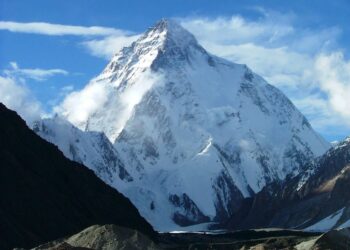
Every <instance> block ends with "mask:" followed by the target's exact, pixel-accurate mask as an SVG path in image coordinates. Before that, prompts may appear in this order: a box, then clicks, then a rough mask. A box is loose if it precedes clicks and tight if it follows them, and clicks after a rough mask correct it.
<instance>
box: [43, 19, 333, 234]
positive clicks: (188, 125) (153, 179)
mask: <svg viewBox="0 0 350 250" xmlns="http://www.w3.org/2000/svg"><path fill="white" fill-rule="evenodd" d="M93 90H98V92H99V93H103V98H99V101H98V102H97V101H96V102H95V103H94V105H92V106H91V107H89V109H88V111H86V112H85V113H83V114H79V115H77V112H78V111H77V110H76V109H74V108H73V109H72V108H71V105H65V103H63V104H62V106H61V114H60V115H61V116H62V117H64V118H66V119H67V120H68V121H70V122H71V123H73V124H74V125H75V126H77V127H78V128H80V129H81V130H83V131H87V132H82V131H78V130H76V129H72V128H68V129H67V131H68V132H63V131H64V130H65V129H62V130H61V128H58V127H60V126H57V124H59V123H57V122H55V121H50V120H46V121H42V122H41V126H37V128H38V129H37V132H38V133H39V134H40V135H41V136H42V137H44V138H47V139H48V140H50V141H51V142H53V143H55V144H57V145H58V146H59V147H60V148H61V149H62V150H63V151H64V152H65V154H66V156H68V157H70V158H72V159H76V160H78V161H81V162H82V163H84V164H86V165H87V166H88V167H90V168H92V169H95V170H96V172H97V174H98V175H99V176H100V177H101V178H102V179H103V180H105V181H106V182H107V183H109V184H110V185H112V186H114V187H116V188H117V189H118V190H120V191H121V192H122V193H124V194H125V195H126V196H127V197H129V198H130V199H131V201H132V202H133V203H134V204H135V205H136V206H137V207H138V209H139V210H140V212H141V214H142V215H143V216H144V217H145V218H146V219H147V220H149V221H150V222H151V223H152V225H153V226H155V228H156V229H158V230H161V231H167V230H176V229H178V227H179V225H181V226H188V225H191V224H196V223H203V222H207V221H210V220H218V221H223V220H226V219H227V218H228V217H230V216H231V215H232V214H233V213H234V211H235V209H237V207H238V205H239V203H240V201H241V200H242V199H243V198H244V197H248V196H250V195H251V194H252V193H255V192H258V191H259V190H261V188H262V187H264V186H265V185H266V183H269V182H271V181H273V180H276V179H283V178H285V176H286V175H287V174H292V175H295V174H297V173H299V168H300V166H301V165H303V164H304V163H305V162H306V161H308V160H310V159H313V158H314V157H315V156H319V155H321V154H322V153H324V152H325V150H326V149H328V148H329V147H330V145H329V144H328V143H326V142H325V141H324V140H323V139H322V138H321V137H320V136H319V135H318V134H317V133H316V132H314V131H313V129H312V128H311V126H310V124H309V123H308V121H307V120H306V119H305V117H304V116H303V115H302V114H301V113H300V112H299V111H298V110H297V109H296V108H295V107H294V105H293V104H292V103H291V102H290V101H289V100H288V98H287V97H285V96H284V95H283V93H282V92H280V91H279V90H278V89H276V88H275V87H273V86H271V85H269V84H268V83H267V82H266V81H265V80H264V79H263V78H261V77H260V76H258V75H256V74H255V73H253V72H252V71H251V70H250V69H249V68H248V67H247V66H245V65H240V64H235V63H232V62H229V61H226V60H224V59H221V58H218V57H216V56H214V55H211V54H209V53H208V52H206V51H205V49H203V47H201V46H200V45H199V44H198V43H197V41H196V39H195V38H194V36H193V35H192V34H190V33H189V32H188V31H186V30H185V29H183V28H182V27H181V26H179V25H178V24H177V23H175V22H174V21H169V20H162V21H160V22H159V23H157V24H156V25H155V26H154V27H152V28H150V29H149V30H148V31H147V32H145V34H144V35H143V36H142V37H141V38H139V39H138V40H137V41H136V42H135V43H133V44H132V45H131V46H130V47H126V48H124V49H122V50H121V51H120V52H119V53H117V54H116V55H115V56H114V57H113V58H112V60H111V62H110V63H109V64H108V65H107V67H106V68H105V70H104V71H103V72H102V74H101V75H99V76H98V77H96V78H95V79H93V80H92V81H91V82H90V83H89V84H88V85H87V86H86V87H85V89H83V90H82V91H81V92H80V93H78V94H75V97H79V94H81V95H84V94H85V93H86V92H88V91H89V92H91V91H93ZM92 96H93V95H92ZM43 125H44V126H43ZM64 126H66V125H64ZM40 127H41V128H40ZM44 127H45V128H46V129H47V130H52V133H51V134H50V133H45V130H44V129H43V128H44ZM66 127H67V126H66ZM68 127H69V126H68ZM56 130H59V131H60V132H59V133H61V132H62V133H61V134H60V135H59V136H57V135H58V132H56ZM72 131H75V132H72ZM91 131H97V132H103V133H104V134H105V135H106V136H107V138H108V139H109V142H110V143H111V144H110V145H113V147H111V146H110V145H109V146H108V147H102V148H101V147H100V144H101V143H100V142H99V139H96V137H99V138H100V139H101V140H102V141H103V145H105V144H106V145H107V144H108V143H105V142H106V140H105V137H103V135H101V134H98V133H92V132H91ZM55 133H57V134H56V136H55ZM65 133H68V134H67V135H64V134H65ZM75 136H77V137H78V139H74V138H75ZM62 138H63V139H62ZM66 138H69V143H67V142H66V141H65V140H66ZM82 138H85V139H82ZM62 140H63V141H62ZM81 141H84V143H82V142H81ZM70 147H72V148H74V150H73V151H74V152H79V155H80V154H83V155H84V157H82V156H81V155H80V156H79V157H78V158H77V156H74V153H72V152H71V150H70V149H69V148H70ZM105 150H107V151H108V153H105V152H104V151H105ZM82 152H86V154H84V153H82ZM109 152H112V153H111V154H112V155H113V157H111V158H112V159H114V156H115V157H116V158H117V159H119V160H112V164H111V165H110V164H109V162H108V157H105V155H106V154H107V155H108V154H110V153H109ZM75 155H77V153H75ZM117 161H118V163H115V162H117ZM116 166H121V168H117V169H116ZM110 168H112V170H111V169H110ZM120 169H123V172H125V173H127V174H126V176H128V178H127V179H125V178H124V179H123V178H120ZM105 172H106V173H107V174H106V173H105Z"/></svg>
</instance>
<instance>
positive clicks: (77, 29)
mask: <svg viewBox="0 0 350 250" xmlns="http://www.w3.org/2000/svg"><path fill="white" fill-rule="evenodd" d="M0 30H8V31H11V32H21V33H32V34H41V35H50V36H64V35H73V36H110V35H125V33H126V31H122V30H118V29H114V28H108V27H100V26H91V27H86V26H74V25H62V24H53V23H46V22H31V23H19V22H8V21H0Z"/></svg>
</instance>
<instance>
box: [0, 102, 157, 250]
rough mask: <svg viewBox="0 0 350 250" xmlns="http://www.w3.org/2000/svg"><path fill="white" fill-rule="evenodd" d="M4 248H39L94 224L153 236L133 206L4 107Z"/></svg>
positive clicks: (0, 119) (0, 157) (0, 208)
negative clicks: (38, 246)
mask: <svg viewBox="0 0 350 250" xmlns="http://www.w3.org/2000/svg"><path fill="white" fill-rule="evenodd" d="M0 197H1V199H0V232H1V233H0V249H10V248H12V247H34V246H35V245H38V244H40V243H44V242H47V241H50V240H54V239H57V238H60V237H63V236H66V235H71V234H73V233H76V232H78V231H80V230H82V229H84V228H86V227H88V226H90V225H93V224H108V223H113V224H116V225H119V226H123V227H126V228H131V229H136V230H139V231H140V232H143V233H144V234H145V235H148V236H151V237H153V236H154V235H155V232H154V231H153V229H152V227H151V226H150V225H149V224H148V223H147V222H146V221H145V220H144V219H143V218H142V217H141V216H140V214H139V212H138V211H137V209H136V208H135V207H134V206H133V205H132V204H131V202H130V201H129V200H128V199H127V198H125V197H124V196H123V195H121V194H120V193H119V192H117V191H116V190H115V189H113V188H111V187H109V186H107V185H106V184H104V183H103V181H101V180H100V179H99V178H97V177H96V176H95V174H94V173H93V172H92V171H91V170H89V169H87V168H86V167H84V166H83V165H80V164H78V163H76V162H73V161H71V160H68V159H67V158H65V157H64V156H63V154H62V153H61V152H60V151H59V150H58V148H57V147H56V146H54V145H52V144H51V143H48V142H46V141H45V140H43V139H41V138H40V137H39V136H37V135H36V134H35V133H34V132H33V131H32V130H30V129H29V128H28V127H27V126H26V124H25V122H24V121H23V120H22V119H21V118H20V117H19V116H18V115H17V114H16V113H15V112H14V111H10V110H8V109H7V108H6V107H5V106H4V105H3V104H1V103H0Z"/></svg>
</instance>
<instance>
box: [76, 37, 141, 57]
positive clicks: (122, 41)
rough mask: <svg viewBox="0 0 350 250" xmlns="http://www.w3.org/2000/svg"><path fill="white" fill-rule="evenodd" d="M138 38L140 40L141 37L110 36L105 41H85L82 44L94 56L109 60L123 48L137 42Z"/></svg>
mask: <svg viewBox="0 0 350 250" xmlns="http://www.w3.org/2000/svg"><path fill="white" fill-rule="evenodd" d="M137 38H139V35H132V36H108V37H106V38H104V39H94V40H89V41H85V42H83V43H82V44H83V45H84V46H85V47H86V48H87V49H88V51H89V52H90V53H91V54H92V55H94V56H97V57H102V58H105V59H107V60H109V59H111V57H112V56H113V55H114V54H115V53H116V52H118V51H119V50H121V49H122V48H123V47H125V46H128V45H130V44H131V43H132V42H134V41H135V40H137Z"/></svg>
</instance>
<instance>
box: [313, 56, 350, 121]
mask: <svg viewBox="0 0 350 250" xmlns="http://www.w3.org/2000/svg"><path fill="white" fill-rule="evenodd" d="M315 75H316V77H317V78H318V81H319V83H320V88H321V89H322V90H323V91H324V92H325V93H326V94H327V96H328V98H329V104H330V105H331V107H332V109H333V110H334V111H335V112H337V113H338V114H340V115H341V116H343V117H344V118H345V119H344V121H345V122H346V123H347V124H349V125H350V61H346V60H345V59H344V55H343V53H341V52H334V53H332V54H328V55H327V54H321V55H319V56H318V57H317V59H316V62H315Z"/></svg>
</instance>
